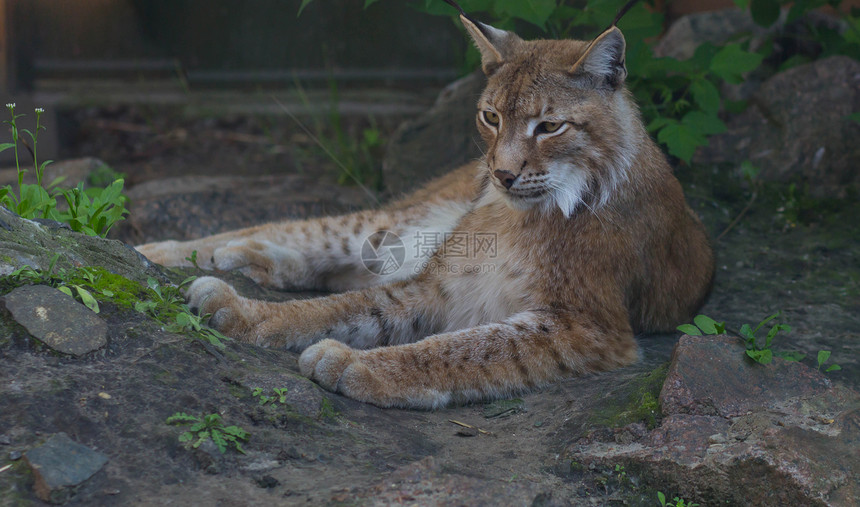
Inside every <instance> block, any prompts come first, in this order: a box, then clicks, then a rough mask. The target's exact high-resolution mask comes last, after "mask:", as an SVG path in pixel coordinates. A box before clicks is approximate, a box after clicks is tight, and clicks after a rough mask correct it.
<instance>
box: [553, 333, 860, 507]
mask: <svg viewBox="0 0 860 507" xmlns="http://www.w3.org/2000/svg"><path fill="white" fill-rule="evenodd" d="M660 400H661V405H662V411H663V413H664V414H665V416H666V417H665V418H664V419H663V420H662V422H661V424H660V426H659V427H657V428H656V429H654V430H653V431H651V432H650V434H647V435H644V436H642V437H641V438H639V439H638V440H636V441H634V442H625V443H618V442H615V441H609V442H584V443H580V444H577V445H574V446H572V447H571V448H570V449H569V453H568V455H569V456H570V457H571V458H572V459H575V460H576V461H578V462H581V463H585V464H595V465H602V466H610V467H611V466H614V465H618V464H622V465H623V466H625V467H626V468H627V469H628V470H631V471H636V472H637V473H640V474H641V477H642V478H643V479H644V480H645V481H646V483H649V484H651V485H652V486H653V487H657V488H660V489H661V490H663V491H666V490H667V489H668V490H670V491H672V492H673V493H677V494H679V496H682V497H685V498H704V499H709V501H710V502H713V503H714V504H717V503H724V502H730V503H733V504H739V505H773V506H783V505H835V506H841V505H857V504H858V500H860V394H858V393H856V392H854V391H852V390H850V389H848V388H845V387H842V386H839V385H834V384H832V383H831V382H830V381H829V380H828V379H827V378H825V377H824V376H823V374H821V373H819V372H818V371H816V370H814V369H812V368H809V367H807V366H805V365H803V364H800V363H789V362H785V361H782V360H778V359H777V360H774V362H773V363H771V364H769V365H760V364H755V363H752V362H751V361H748V360H747V359H746V356H745V354H744V348H743V345H742V344H741V343H740V342H739V340H737V339H736V338H732V337H727V336H696V337H690V336H686V337H682V338H681V340H680V341H679V343H678V345H677V346H676V349H675V351H674V353H673V355H672V362H671V364H670V367H669V373H668V375H667V377H666V381H665V383H664V385H663V390H662V392H661V394H660Z"/></svg>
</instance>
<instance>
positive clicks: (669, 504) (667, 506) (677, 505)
mask: <svg viewBox="0 0 860 507" xmlns="http://www.w3.org/2000/svg"><path fill="white" fill-rule="evenodd" d="M657 500H658V501H659V502H660V505H661V507H699V504H697V503H687V502H686V501H684V499H683V498H678V497H677V496H676V497H675V498H673V499H672V500H671V501H666V495H665V494H663V492H662V491H658V492H657Z"/></svg>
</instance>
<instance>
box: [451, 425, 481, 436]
mask: <svg viewBox="0 0 860 507" xmlns="http://www.w3.org/2000/svg"><path fill="white" fill-rule="evenodd" d="M455 434H456V435H457V436H458V437H474V436H476V435H477V434H478V428H475V427H471V428H466V427H462V428H460V429H458V430H457V433H455Z"/></svg>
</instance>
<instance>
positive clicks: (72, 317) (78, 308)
mask: <svg viewBox="0 0 860 507" xmlns="http://www.w3.org/2000/svg"><path fill="white" fill-rule="evenodd" d="M0 305H2V306H3V307H4V308H6V310H8V311H9V313H11V314H12V318H13V319H15V321H16V322H18V324H20V325H22V326H23V327H24V328H25V329H26V330H27V332H29V333H30V335H32V336H33V337H34V338H36V339H37V340H39V341H41V342H42V343H44V344H45V345H47V346H48V347H50V348H52V349H53V350H56V351H57V352H61V353H63V354H70V355H73V356H82V355H84V354H86V353H88V352H92V351H94V350H98V349H100V348H102V347H104V346H105V345H107V324H105V322H104V321H103V320H102V319H100V318H99V317H98V316H96V314H95V313H93V312H92V311H91V310H90V309H89V308H87V307H85V306H84V305H82V304H80V303H78V302H77V301H75V300H74V299H72V298H71V297H69V296H67V295H66V294H63V293H62V292H60V291H58V290H57V289H54V288H52V287H48V286H46V285H27V286H24V287H18V288H17V289H15V290H13V291H12V292H10V293H9V294H7V295H5V296H3V297H2V298H0Z"/></svg>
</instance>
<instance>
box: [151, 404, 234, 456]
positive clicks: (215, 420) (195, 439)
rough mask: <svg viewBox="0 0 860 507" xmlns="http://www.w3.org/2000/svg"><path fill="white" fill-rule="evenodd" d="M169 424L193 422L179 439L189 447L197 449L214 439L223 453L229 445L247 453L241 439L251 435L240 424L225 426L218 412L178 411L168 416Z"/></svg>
mask: <svg viewBox="0 0 860 507" xmlns="http://www.w3.org/2000/svg"><path fill="white" fill-rule="evenodd" d="M167 424H191V427H190V428H188V430H187V431H185V432H184V433H182V434H181V435H179V441H180V442H182V443H184V444H185V445H186V446H187V447H188V448H191V449H197V448H198V447H200V446H201V445H202V444H203V443H204V442H206V441H207V440H209V439H212V442H214V443H215V446H216V447H218V450H219V451H221V453H222V454H223V453H224V452H226V451H227V448H228V447H229V446H233V447H234V448H235V449H236V450H237V451H239V452H241V453H242V454H245V450H244V449H242V443H241V442H240V440H244V441H247V440H248V437H249V436H250V435H251V434H250V433H248V432H247V431H245V430H244V429H242V428H240V427H238V426H224V421H223V420H222V419H221V416H220V415H218V414H209V415H204V416H202V417H197V416H193V415H189V414H186V413H184V412H177V413H175V414H173V415H172V416H170V417H168V418H167Z"/></svg>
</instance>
